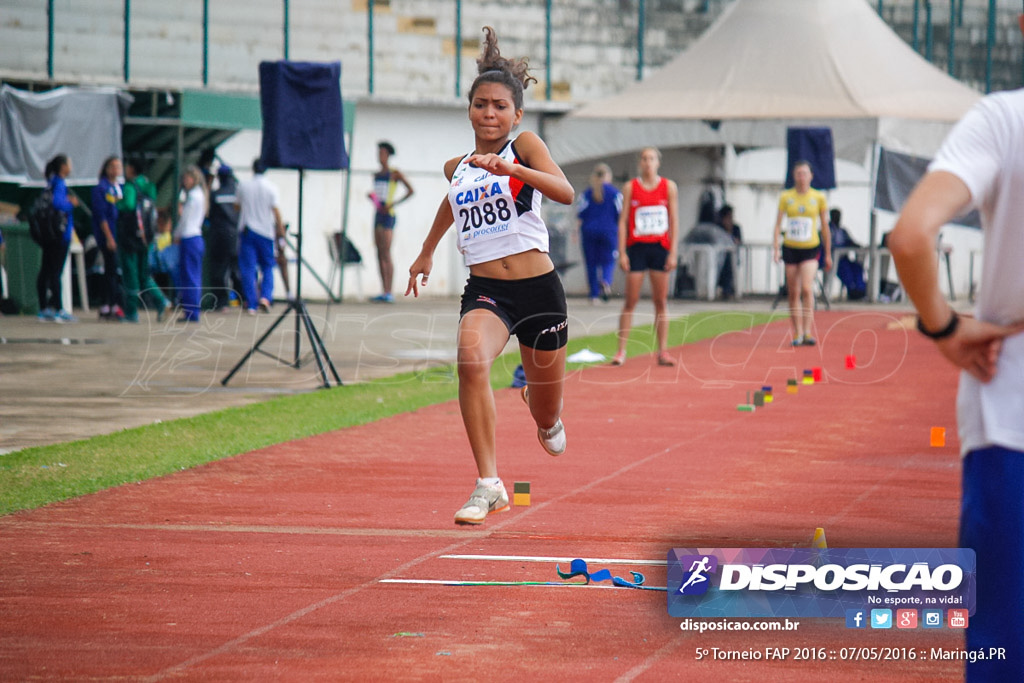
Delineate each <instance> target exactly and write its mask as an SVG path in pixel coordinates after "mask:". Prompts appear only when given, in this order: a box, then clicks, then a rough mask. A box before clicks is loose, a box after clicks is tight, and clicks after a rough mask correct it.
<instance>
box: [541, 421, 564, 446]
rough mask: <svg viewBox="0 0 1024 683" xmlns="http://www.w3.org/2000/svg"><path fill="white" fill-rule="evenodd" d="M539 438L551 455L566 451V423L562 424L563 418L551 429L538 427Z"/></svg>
mask: <svg viewBox="0 0 1024 683" xmlns="http://www.w3.org/2000/svg"><path fill="white" fill-rule="evenodd" d="M537 439H538V440H539V441H540V445H541V446H543V447H544V450H546V451H547V452H548V453H550V454H551V455H561V454H562V453H565V445H566V444H565V425H563V424H562V420H561V418H559V420H558V422H556V423H555V426H554V427H552V428H551V429H540V428H538V429H537Z"/></svg>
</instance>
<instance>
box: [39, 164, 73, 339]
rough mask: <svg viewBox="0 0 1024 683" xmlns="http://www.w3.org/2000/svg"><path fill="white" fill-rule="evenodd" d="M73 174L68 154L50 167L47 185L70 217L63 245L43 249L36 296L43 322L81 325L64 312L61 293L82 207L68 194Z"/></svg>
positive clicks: (59, 205)
mask: <svg viewBox="0 0 1024 683" xmlns="http://www.w3.org/2000/svg"><path fill="white" fill-rule="evenodd" d="M70 173H71V160H70V159H69V158H68V156H67V155H66V154H58V155H57V156H55V157H54V158H53V159H51V160H50V162H49V163H48V164H46V170H45V171H44V174H45V175H46V183H47V185H48V186H49V188H50V192H51V193H52V194H53V205H54V206H55V207H56V208H57V209H59V210H60V211H61V212H62V213H63V214H64V215H65V216H66V217H67V221H66V224H65V226H64V236H63V239H61V240H60V241H59V242H54V243H52V244H47V245H43V261H42V263H41V264H40V265H39V275H38V276H37V277H36V294H37V295H38V296H39V319H40V320H42V321H44V322H64V323H67V322H77V319H76V318H75V316H73V315H71V314H70V313H68V311H67V310H66V309H65V308H64V303H63V301H62V292H61V282H60V280H61V275H62V274H63V273H64V262H65V261H66V260H67V258H68V248H69V247H70V245H71V233H72V232H73V231H74V229H75V223H74V217H73V216H72V213H73V212H74V210H75V207H76V206H78V197H76V196H75V195H74V194H69V193H68V185H67V182H65V180H64V179H65V178H67V177H68V175H69V174H70Z"/></svg>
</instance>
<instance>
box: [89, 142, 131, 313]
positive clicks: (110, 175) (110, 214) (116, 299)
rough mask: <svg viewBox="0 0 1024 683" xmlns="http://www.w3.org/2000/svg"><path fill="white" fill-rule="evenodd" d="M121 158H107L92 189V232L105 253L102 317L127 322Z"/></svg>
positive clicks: (101, 251) (101, 250) (102, 252)
mask: <svg viewBox="0 0 1024 683" xmlns="http://www.w3.org/2000/svg"><path fill="white" fill-rule="evenodd" d="M121 173H122V168H121V159H120V158H118V157H116V156H112V157H107V159H106V160H105V161H104V162H103V166H101V167H100V179H99V182H98V183H97V184H96V187H94V188H93V189H92V232H93V236H95V237H96V244H97V245H98V246H99V248H100V253H101V254H103V282H104V285H105V286H104V291H103V302H102V303H101V304H100V318H102V319H105V320H124V294H123V292H122V291H121V264H120V263H119V261H118V253H117V216H118V211H117V203H118V202H119V201H121V199H122V197H123V196H124V195H123V192H122V190H121V186H120V185H119V184H118V182H117V181H118V178H120V177H121Z"/></svg>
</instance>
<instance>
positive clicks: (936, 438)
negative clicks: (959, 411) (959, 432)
mask: <svg viewBox="0 0 1024 683" xmlns="http://www.w3.org/2000/svg"><path fill="white" fill-rule="evenodd" d="M931 444H932V448H942V447H943V446H945V445H946V428H945V427H932V435H931Z"/></svg>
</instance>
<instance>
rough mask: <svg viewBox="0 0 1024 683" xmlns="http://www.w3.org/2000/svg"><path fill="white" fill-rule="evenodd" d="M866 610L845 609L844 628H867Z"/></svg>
mask: <svg viewBox="0 0 1024 683" xmlns="http://www.w3.org/2000/svg"><path fill="white" fill-rule="evenodd" d="M867 622H868V618H867V612H865V611H864V610H862V609H848V610H846V628H867V627H868V626H867Z"/></svg>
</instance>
